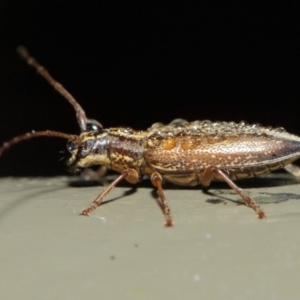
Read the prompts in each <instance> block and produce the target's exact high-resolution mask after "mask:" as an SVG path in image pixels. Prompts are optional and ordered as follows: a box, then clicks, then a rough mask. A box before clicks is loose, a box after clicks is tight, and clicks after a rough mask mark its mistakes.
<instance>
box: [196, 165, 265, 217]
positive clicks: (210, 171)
mask: <svg viewBox="0 0 300 300" xmlns="http://www.w3.org/2000/svg"><path fill="white" fill-rule="evenodd" d="M215 177H218V179H220V178H221V179H222V180H224V181H225V182H226V183H227V184H228V185H229V186H230V187H231V188H232V189H233V190H234V191H235V192H236V193H237V194H238V195H240V197H241V198H242V199H243V200H244V202H245V204H246V205H247V206H249V207H251V208H252V209H253V210H254V211H255V212H256V214H257V217H258V218H259V219H263V218H265V217H266V215H265V213H264V211H263V210H262V209H261V207H260V206H259V205H258V204H257V203H256V202H255V201H254V200H253V199H252V198H250V197H249V196H248V195H247V194H246V193H245V191H244V190H242V189H241V188H239V187H238V186H237V185H236V184H235V183H234V182H233V181H232V180H231V179H230V178H229V177H228V176H227V175H226V174H225V173H224V172H223V171H221V170H220V169H218V168H217V167H209V168H207V169H205V170H204V172H203V173H202V177H201V184H202V185H203V186H204V187H208V185H209V184H210V182H211V181H212V180H213V179H214V178H215Z"/></svg>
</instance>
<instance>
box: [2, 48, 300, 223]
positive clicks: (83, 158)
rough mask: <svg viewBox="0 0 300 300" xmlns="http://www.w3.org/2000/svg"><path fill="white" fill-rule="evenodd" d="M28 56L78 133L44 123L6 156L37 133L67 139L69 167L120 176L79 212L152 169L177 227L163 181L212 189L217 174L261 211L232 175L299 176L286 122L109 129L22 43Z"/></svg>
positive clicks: (297, 152) (296, 147) (297, 144)
mask: <svg viewBox="0 0 300 300" xmlns="http://www.w3.org/2000/svg"><path fill="white" fill-rule="evenodd" d="M17 51H18V53H19V54H20V55H21V57H22V58H23V59H25V61H26V62H27V63H28V64H29V65H31V66H32V67H33V68H35V69H36V70H37V72H38V73H39V74H40V75H41V76H42V77H44V78H45V79H46V80H47V81H48V82H49V83H50V84H51V85H52V86H53V87H54V88H55V89H56V90H57V91H58V92H59V93H60V94H61V95H62V96H63V97H64V98H65V99H66V100H68V101H69V103H70V104H71V105H72V106H73V108H74V109H75V111H76V116H77V121H78V124H79V127H80V131H81V133H80V135H75V134H66V133H62V132H57V131H51V130H45V131H37V132H34V131H33V132H30V133H26V134H24V135H20V136H17V137H15V138H13V139H11V140H10V141H8V142H6V143H4V144H3V146H2V147H1V148H0V155H2V153H3V152H4V151H5V150H7V149H8V148H10V147H11V146H12V145H14V144H16V143H19V142H21V141H23V140H28V139H31V138H34V137H40V136H48V137H60V138H64V139H67V140H68V142H67V149H68V151H69V153H70V154H71V157H70V158H69V159H68V161H67V166H68V167H69V169H70V171H80V170H82V169H84V168H88V167H90V166H94V165H99V166H102V168H104V169H111V170H114V171H116V172H118V173H120V175H119V176H118V177H117V178H116V179H115V180H114V181H113V182H111V183H110V184H109V185H108V186H107V187H106V188H105V189H104V190H103V192H102V193H100V195H99V196H98V197H96V199H95V200H94V201H93V202H92V204H91V205H89V206H88V207H87V208H86V209H84V210H83V211H82V212H81V215H84V216H88V215H90V214H91V213H92V212H93V211H94V210H95V209H96V208H97V207H98V206H99V205H101V203H102V200H103V199H104V197H105V196H106V195H107V194H108V193H109V192H110V191H111V190H112V189H113V188H114V187H115V186H116V185H117V184H118V183H119V182H120V181H121V180H123V179H126V180H127V181H128V182H130V183H132V184H135V183H137V182H138V181H139V180H140V179H141V177H142V176H143V175H149V176H150V179H151V182H152V184H153V185H154V186H155V187H156V188H157V190H158V194H159V198H160V201H161V207H162V211H163V214H164V216H165V225H166V226H167V227H170V226H173V219H172V217H171V212H170V208H169V205H168V203H167V200H166V197H165V195H164V192H163V188H162V184H163V182H164V181H169V182H172V183H174V184H177V185H183V186H195V185H199V184H201V185H202V186H203V187H204V188H207V187H208V186H209V185H210V183H211V181H213V180H221V181H225V182H226V183H227V184H228V185H229V186H230V187H231V188H232V189H233V190H234V191H235V192H236V193H237V194H238V195H239V196H240V197H241V198H242V199H243V200H244V202H245V204H246V205H247V206H249V207H250V208H252V209H253V210H254V211H255V212H256V214H257V217H258V218H260V219H263V218H265V217H266V215H265V213H264V211H263V209H262V208H261V207H260V206H259V205H258V204H257V203H256V202H255V201H254V200H253V199H252V198H251V197H249V196H248V195H247V194H246V193H245V191H243V190H242V189H241V188H239V187H238V186H237V185H236V184H235V183H234V182H233V181H235V180H238V179H243V178H250V177H254V176H257V175H261V174H264V173H268V172H272V171H274V170H277V169H280V168H285V169H286V170H287V171H289V172H290V173H292V174H294V175H296V176H300V169H299V168H298V167H297V166H295V165H292V164H291V163H292V162H293V161H295V160H297V159H298V158H300V137H298V136H296V135H293V134H290V133H288V132H286V131H285V130H284V129H283V128H274V129H272V128H270V127H263V126H261V125H258V124H254V125H248V124H246V123H245V122H240V123H235V122H212V121H208V120H204V121H193V122H188V121H186V120H184V119H175V120H174V121H172V122H171V123H170V124H168V125H164V124H162V123H155V124H153V125H152V126H151V127H150V128H148V130H144V131H142V130H140V131H136V130H133V129H131V128H123V127H116V128H103V126H102V124H101V123H99V122H98V121H95V120H90V119H88V118H87V117H86V114H85V112H84V110H83V109H82V107H81V106H80V104H79V103H78V102H77V101H76V100H75V99H74V97H73V96H72V95H71V94H70V93H69V92H68V91H67V90H66V89H65V88H64V87H63V86H62V85H61V84H60V83H59V82H57V81H56V80H55V79H54V78H53V77H52V76H51V75H50V74H49V73H48V71H47V70H46V69H45V68H44V67H43V66H42V65H40V64H39V63H38V62H37V61H36V59H34V58H33V57H32V56H31V55H30V54H29V52H28V51H27V49H26V48H24V47H22V46H20V47H18V49H17Z"/></svg>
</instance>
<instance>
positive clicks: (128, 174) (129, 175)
mask: <svg viewBox="0 0 300 300" xmlns="http://www.w3.org/2000/svg"><path fill="white" fill-rule="evenodd" d="M136 176H137V172H136V171H135V170H133V169H125V170H124V171H123V172H122V174H121V175H120V176H119V177H118V178H116V179H115V180H114V181H113V182H112V183H111V184H110V185H109V186H108V187H107V188H106V189H105V190H104V191H103V192H102V193H101V194H100V195H99V196H98V197H97V198H96V199H95V200H94V201H93V203H92V204H91V205H90V206H89V207H87V208H86V209H84V210H83V211H82V212H81V214H80V215H82V216H89V215H90V214H91V213H92V212H93V211H94V210H95V209H96V208H97V207H98V206H100V205H101V203H102V201H103V199H104V197H105V196H106V195H107V194H108V193H109V192H110V191H111V190H112V189H113V188H114V187H115V186H116V185H117V184H118V183H119V182H120V181H121V180H122V179H124V178H126V179H129V180H128V181H130V182H132V183H134V181H135V180H134V179H135V178H136ZM136 181H137V180H136Z"/></svg>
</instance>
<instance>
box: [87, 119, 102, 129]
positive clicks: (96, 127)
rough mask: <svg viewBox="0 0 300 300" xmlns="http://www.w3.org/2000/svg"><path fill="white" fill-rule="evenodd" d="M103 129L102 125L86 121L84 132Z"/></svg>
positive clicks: (93, 121)
mask: <svg viewBox="0 0 300 300" xmlns="http://www.w3.org/2000/svg"><path fill="white" fill-rule="evenodd" d="M102 129H103V127H102V125H101V124H100V123H99V122H98V121H96V120H91V119H89V120H87V123H86V130H87V131H97V132H99V131H101V130H102Z"/></svg>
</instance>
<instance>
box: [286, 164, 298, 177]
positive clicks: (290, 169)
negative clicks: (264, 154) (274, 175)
mask: <svg viewBox="0 0 300 300" xmlns="http://www.w3.org/2000/svg"><path fill="white" fill-rule="evenodd" d="M284 169H285V170H286V171H288V172H289V173H291V174H293V175H294V176H295V177H300V168H299V167H298V166H296V165H294V164H289V165H286V166H285V167H284Z"/></svg>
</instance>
